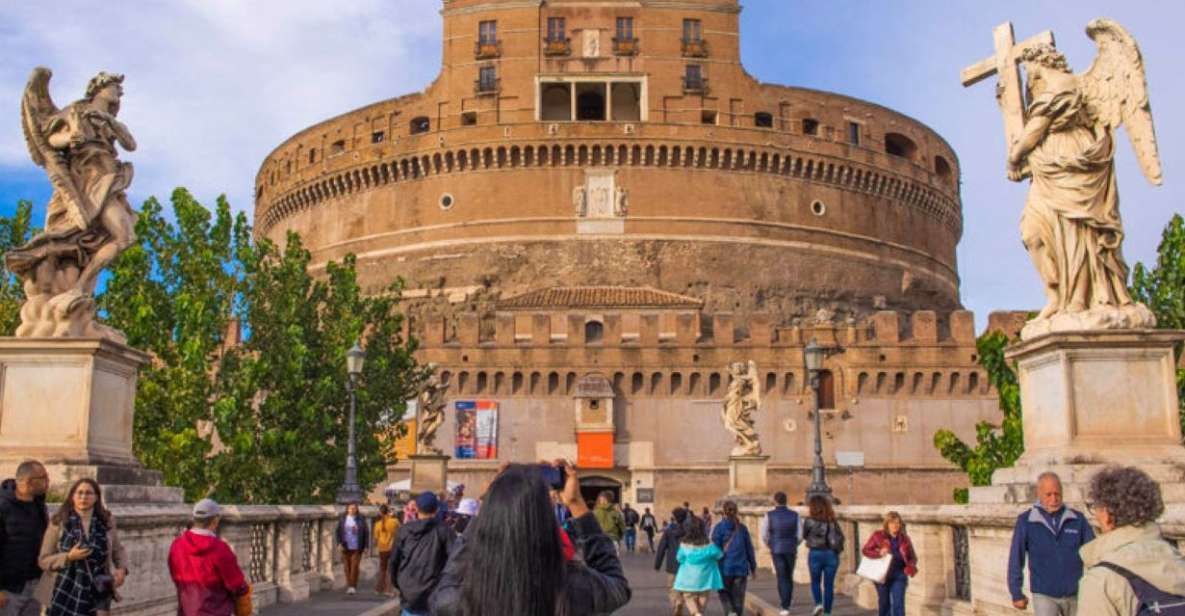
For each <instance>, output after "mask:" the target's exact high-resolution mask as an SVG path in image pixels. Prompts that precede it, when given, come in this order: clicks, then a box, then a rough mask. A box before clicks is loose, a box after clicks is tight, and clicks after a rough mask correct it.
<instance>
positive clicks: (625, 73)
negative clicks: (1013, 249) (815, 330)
mask: <svg viewBox="0 0 1185 616" xmlns="http://www.w3.org/2000/svg"><path fill="white" fill-rule="evenodd" d="M739 11H740V7H739V5H738V3H737V2H736V0H679V1H671V0H633V1H629V2H626V1H600V2H585V1H582V0H566V1H555V2H538V1H522V0H445V2H444V8H443V11H442V14H443V21H444V32H443V39H444V51H443V67H442V70H441V73H440V75H439V77H438V78H437V79H436V80H435V81H434V82H433V83H432V84H431V85H430V86H429V87H428V88H427V89H426V90H424V91H423V92H421V93H418V94H412V95H408V96H403V97H400V98H395V99H391V100H387V101H382V102H378V103H375V104H372V105H369V106H366V107H363V108H361V109H357V110H354V111H351V112H348V113H346V114H343V115H341V116H338V117H336V118H332V119H329V120H326V121H324V122H321V123H319V124H316V125H313V126H310V127H309V128H307V129H305V130H303V131H301V132H299V133H297V134H296V135H293V136H292V137H290V138H289V139H287V140H286V141H284V142H283V143H282V144H280V145H279V147H277V148H276V149H275V150H274V151H273V152H272V153H271V154H270V155H269V156H268V157H267V159H266V160H265V161H264V162H263V165H262V166H261V168H260V171H259V174H258V176H257V178H256V205H255V208H256V209H255V220H256V230H257V233H259V234H260V235H262V236H266V237H268V238H271V239H273V240H275V241H282V240H283V237H284V235H285V233H286V232H287V231H289V230H294V231H297V232H299V233H300V234H301V236H302V237H303V240H304V243H305V245H306V246H307V247H308V248H309V249H310V250H311V251H312V252H313V257H314V264H315V266H322V265H323V264H324V263H325V262H326V261H329V260H340V259H341V258H342V257H343V256H344V255H346V254H347V253H354V254H356V255H357V256H358V263H359V272H360V275H361V279H362V282H363V284H364V285H366V287H367V288H369V289H372V290H377V289H379V288H381V287H383V286H385V285H386V284H388V283H390V282H391V281H392V280H394V279H395V278H396V277H402V278H403V279H404V280H405V281H406V283H407V288H408V294H409V296H411V297H413V298H415V297H417V296H422V295H437V294H439V295H441V296H443V297H448V298H451V300H452V301H454V302H457V301H458V300H462V299H466V298H471V297H474V296H475V295H480V294H481V293H493V294H494V296H495V297H497V296H501V297H509V296H513V295H518V294H520V293H523V292H526V291H529V290H533V289H540V288H547V287H554V286H586V285H618V286H631V287H653V288H656V289H661V290H665V291H671V292H675V293H680V294H683V295H687V296H692V297H696V298H699V299H702V300H703V301H704V310H706V311H712V312H719V311H734V312H735V313H737V314H738V317H739V318H742V319H743V316H744V315H745V314H746V313H751V312H756V311H762V312H766V313H769V314H772V315H775V319H776V320H778V321H779V322H789V321H791V320H793V319H795V318H797V317H801V316H804V315H807V314H813V313H814V312H815V311H817V310H818V309H821V308H823V309H827V310H830V311H832V312H834V313H837V314H838V315H840V316H863V315H866V314H868V313H869V312H871V311H873V310H875V309H879V308H889V309H901V310H914V309H932V310H940V311H942V310H951V309H956V308H957V307H958V306H959V292H958V285H959V278H958V271H957V264H956V257H955V247H956V244H957V242H958V240H959V237H960V234H961V230H962V212H961V204H960V197H959V182H958V177H959V175H958V164H957V160H956V157H955V154H954V152H953V151H952V150H951V148H950V147H949V145H948V144H947V143H946V142H945V141H944V140H943V139H942V138H941V137H940V136H939V135H938V134H936V133H935V132H934V131H932V130H930V129H929V128H927V127H926V126H924V125H923V124H921V123H920V122H918V121H916V120H913V119H911V118H909V117H906V116H904V115H902V114H900V113H897V112H894V111H892V110H890V109H886V108H884V107H881V106H878V105H875V104H872V103H868V102H864V101H860V100H856V99H853V98H849V97H846V96H842V95H839V94H832V93H826V92H819V91H814V90H808V89H803V88H794V87H787V86H779V85H770V84H764V83H760V82H758V81H756V80H755V79H753V78H752V77H750V76H749V75H748V74H746V73H745V71H744V68H743V67H742V66H741V64H740V54H739V32H738V15H739ZM438 292H440V293H438Z"/></svg>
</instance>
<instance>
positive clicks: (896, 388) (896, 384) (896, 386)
mask: <svg viewBox="0 0 1185 616" xmlns="http://www.w3.org/2000/svg"><path fill="white" fill-rule="evenodd" d="M903 389H905V373H904V372H898V373H897V374H895V375H893V393H895V394H898V393H901V390H903Z"/></svg>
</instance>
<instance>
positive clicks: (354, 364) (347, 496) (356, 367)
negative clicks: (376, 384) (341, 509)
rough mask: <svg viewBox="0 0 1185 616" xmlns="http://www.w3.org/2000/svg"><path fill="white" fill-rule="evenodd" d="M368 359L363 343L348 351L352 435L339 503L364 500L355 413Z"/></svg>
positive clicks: (347, 367) (338, 491) (339, 489)
mask: <svg viewBox="0 0 1185 616" xmlns="http://www.w3.org/2000/svg"><path fill="white" fill-rule="evenodd" d="M365 359H366V351H364V350H362V345H361V343H359V342H355V343H354V346H353V348H351V349H350V350H349V351H346V371H347V373H348V378H347V380H346V391H348V392H350V436H349V439H350V440H349V442H348V443H347V445H346V479H345V481H343V482H342V485H341V487H339V488H338V489H337V503H338V504H339V505H346V504H349V503H357V502H361V501H362V487H361V486H359V485H358V456H357V454H356V452H355V438H354V414H355V407H356V405H357V395H356V393H355V392H356V390H357V388H358V379H359V378H360V377H361V376H362V362H363V361H364V360H365Z"/></svg>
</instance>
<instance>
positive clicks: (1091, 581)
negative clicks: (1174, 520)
mask: <svg viewBox="0 0 1185 616" xmlns="http://www.w3.org/2000/svg"><path fill="white" fill-rule="evenodd" d="M1078 553H1079V554H1080V555H1081V556H1082V564H1083V565H1084V566H1085V567H1086V574H1085V575H1083V576H1082V580H1081V581H1079V582H1078V616H1129V615H1130V614H1135V613H1136V611H1137V610H1138V609H1139V605H1140V604H1139V601H1138V600H1137V599H1136V594H1135V592H1133V591H1132V588H1131V584H1129V583H1128V581H1127V580H1126V579H1124V578H1123V576H1121V575H1119V574H1118V573H1115V572H1114V571H1112V570H1110V569H1107V568H1105V567H1096V566H1095V565H1097V564H1098V563H1099V562H1100V561H1107V562H1110V563H1114V564H1116V565H1119V566H1120V567H1123V568H1125V569H1127V570H1128V571H1131V572H1132V573H1135V574H1136V575H1138V576H1140V577H1142V578H1144V579H1145V580H1147V581H1148V582H1149V583H1150V584H1152V585H1153V586H1155V587H1157V588H1159V589H1161V590H1163V591H1165V592H1169V593H1173V594H1176V595H1185V558H1182V557H1181V555H1180V554H1179V553H1177V550H1176V549H1175V548H1173V546H1171V545H1169V543H1168V542H1166V541H1164V540H1163V539H1161V536H1160V527H1159V526H1157V525H1156V524H1145V525H1144V526H1121V527H1119V528H1116V529H1115V530H1113V531H1111V532H1109V533H1104V534H1102V535H1099V536H1098V537H1096V538H1095V540H1094V541H1091V542H1090V543H1088V544H1086V545H1084V546H1082V549H1080V550H1079V551H1078Z"/></svg>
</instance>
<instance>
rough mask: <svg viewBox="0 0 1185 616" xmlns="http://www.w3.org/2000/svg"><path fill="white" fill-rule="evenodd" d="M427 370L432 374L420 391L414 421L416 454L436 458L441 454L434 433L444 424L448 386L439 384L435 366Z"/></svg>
mask: <svg viewBox="0 0 1185 616" xmlns="http://www.w3.org/2000/svg"><path fill="white" fill-rule="evenodd" d="M429 368H430V369H431V370H432V374H430V375H429V376H428V380H427V382H425V383H424V388H423V389H422V390H420V396H419V399H418V407H419V419H418V420H417V421H416V453H417V454H421V455H436V456H438V455H441V453H442V452H441V451H440V448H439V447H437V446H436V445H435V442H436V431H437V430H438V429H440V425H441V424H443V423H444V407H445V402H444V395H445V393H447V392H448V385H445V384H442V383H441V382H440V377H439V376H437V375H436V369H435V366H430V367H429Z"/></svg>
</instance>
